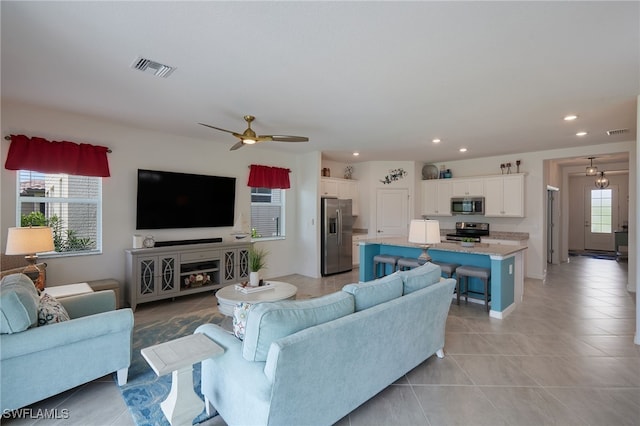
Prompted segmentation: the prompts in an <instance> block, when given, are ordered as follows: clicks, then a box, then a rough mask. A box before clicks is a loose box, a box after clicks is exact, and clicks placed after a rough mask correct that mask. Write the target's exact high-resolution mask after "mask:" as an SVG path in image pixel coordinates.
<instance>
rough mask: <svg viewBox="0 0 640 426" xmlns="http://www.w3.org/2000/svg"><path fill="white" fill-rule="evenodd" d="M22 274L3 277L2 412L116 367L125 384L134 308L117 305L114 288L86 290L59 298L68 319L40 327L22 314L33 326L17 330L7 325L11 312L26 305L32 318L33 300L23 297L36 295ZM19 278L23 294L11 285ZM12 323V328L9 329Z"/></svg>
mask: <svg viewBox="0 0 640 426" xmlns="http://www.w3.org/2000/svg"><path fill="white" fill-rule="evenodd" d="M19 275H20V276H18V277H16V275H9V276H6V277H5V278H3V279H2V281H0V308H1V309H2V317H3V318H2V321H3V323H2V327H3V330H2V332H3V334H0V409H1V410H2V411H3V412H4V411H5V410H14V409H18V408H21V407H24V406H26V405H29V404H32V403H34V402H37V401H40V400H42V399H45V398H48V397H51V396H53V395H56V394H58V393H60V392H63V391H65V390H68V389H71V388H73V387H75V386H78V385H81V384H83V383H86V382H89V381H91V380H95V379H97V378H99V377H102V376H104V375H106V374H109V373H111V372H114V371H116V372H117V377H118V384H119V385H120V386H122V385H124V384H126V382H127V371H128V368H129V365H130V363H131V336H132V330H133V311H131V309H120V310H115V307H116V302H115V295H114V292H113V291H112V290H107V291H100V292H95V293H88V294H82V295H78V296H72V297H67V298H63V299H60V300H59V302H60V303H61V304H62V305H63V306H64V308H65V310H66V311H67V313H68V314H69V317H70V320H69V321H63V322H58V323H54V324H49V325H43V326H39V327H38V326H34V325H33V318H31V319H28V318H27V319H26V320H25V319H24V318H23V322H25V321H26V323H27V325H26V326H25V328H26V327H29V322H31V326H30V327H29V328H26V329H25V330H24V331H16V328H15V327H14V328H11V326H8V325H7V324H8V321H7V319H6V318H7V314H9V315H11V314H16V312H19V311H20V310H21V309H22V307H23V306H24V307H25V309H22V310H23V311H25V312H27V314H28V315H29V316H30V317H31V316H32V314H33V313H32V312H31V311H30V310H31V309H32V308H31V307H30V303H31V301H30V300H28V301H27V302H26V303H20V300H21V298H22V299H25V298H26V299H29V297H31V296H29V292H30V291H31V288H28V283H30V285H31V287H33V289H35V287H34V286H33V282H31V280H29V278H28V277H26V276H25V275H22V274H19ZM23 277H24V278H23ZM5 281H7V283H6V284H7V285H5ZM16 283H19V285H22V286H24V287H23V288H22V289H19V290H18V291H17V293H21V294H19V295H18V296H16V294H17V293H16V291H15V288H12V287H16ZM24 289H27V290H24ZM12 292H13V294H11V293H12ZM25 295H27V296H25ZM36 295H37V293H36ZM16 303H18V304H19V305H18V309H16ZM35 317H36V319H37V313H35ZM18 322H19V321H17V322H13V324H16V323H18ZM7 328H9V329H11V330H10V331H9V332H7ZM8 333H10V334H8Z"/></svg>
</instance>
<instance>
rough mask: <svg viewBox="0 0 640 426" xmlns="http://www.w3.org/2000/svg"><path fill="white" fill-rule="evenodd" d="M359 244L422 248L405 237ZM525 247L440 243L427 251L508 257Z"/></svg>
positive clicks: (368, 240)
mask: <svg viewBox="0 0 640 426" xmlns="http://www.w3.org/2000/svg"><path fill="white" fill-rule="evenodd" d="M360 244H361V245H362V244H387V245H392V246H400V247H416V248H422V246H421V245H420V244H414V243H410V242H409V241H407V237H378V238H368V239H366V240H360ZM526 249H527V246H515V245H514V246H512V245H506V244H484V243H475V245H474V246H473V247H462V246H461V245H460V243H453V242H447V243H440V244H432V245H430V246H429V250H442V251H452V252H457V253H470V254H486V255H489V256H509V255H512V254H514V253H517V252H519V251H522V250H526Z"/></svg>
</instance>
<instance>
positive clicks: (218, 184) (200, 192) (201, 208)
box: [136, 169, 236, 229]
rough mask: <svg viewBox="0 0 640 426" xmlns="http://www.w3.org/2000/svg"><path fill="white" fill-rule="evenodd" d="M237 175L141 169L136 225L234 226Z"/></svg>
mask: <svg viewBox="0 0 640 426" xmlns="http://www.w3.org/2000/svg"><path fill="white" fill-rule="evenodd" d="M235 202H236V178H233V177H221V176H207V175H195V174H188V173H174V172H162V171H157V170H143V169H138V198H137V206H136V207H137V208H136V229H174V228H208V227H223V226H233V219H234V207H235Z"/></svg>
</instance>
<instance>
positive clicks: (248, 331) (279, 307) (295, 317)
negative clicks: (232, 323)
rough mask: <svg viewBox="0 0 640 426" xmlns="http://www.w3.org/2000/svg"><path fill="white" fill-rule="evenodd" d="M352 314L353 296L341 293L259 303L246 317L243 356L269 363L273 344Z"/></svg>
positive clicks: (249, 359) (250, 359) (247, 358)
mask: <svg viewBox="0 0 640 426" xmlns="http://www.w3.org/2000/svg"><path fill="white" fill-rule="evenodd" d="M353 311H354V302H353V297H352V296H351V295H350V294H347V293H344V292H341V291H338V292H335V293H332V294H328V295H326V296H322V297H318V298H316V299H309V300H283V301H280V302H263V303H256V304H255V305H253V306H252V307H251V310H250V311H249V316H248V317H247V325H246V328H245V334H244V342H243V345H242V356H243V357H244V359H246V360H248V361H266V360H267V354H268V353H269V346H271V343H272V342H273V341H275V340H277V339H280V338H282V337H285V336H288V335H290V334H293V333H296V332H298V331H300V330H303V329H305V328H308V327H312V326H314V325H318V324H322V323H325V322H328V321H331V320H334V319H337V318H340V317H343V316H345V315H349V314H351V313H353Z"/></svg>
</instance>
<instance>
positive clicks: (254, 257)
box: [249, 246, 268, 287]
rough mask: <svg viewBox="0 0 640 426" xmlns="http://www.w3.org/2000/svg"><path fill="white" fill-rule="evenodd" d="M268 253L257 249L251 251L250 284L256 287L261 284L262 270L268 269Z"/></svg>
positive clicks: (252, 248) (253, 248)
mask: <svg viewBox="0 0 640 426" xmlns="http://www.w3.org/2000/svg"><path fill="white" fill-rule="evenodd" d="M267 254H268V253H267V251H266V250H263V249H259V248H255V247H253V246H252V247H251V248H250V249H249V271H250V273H249V284H250V285H251V286H252V287H256V286H257V285H258V284H259V283H260V274H259V271H260V269H264V268H266V267H267V264H266V258H267Z"/></svg>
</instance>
